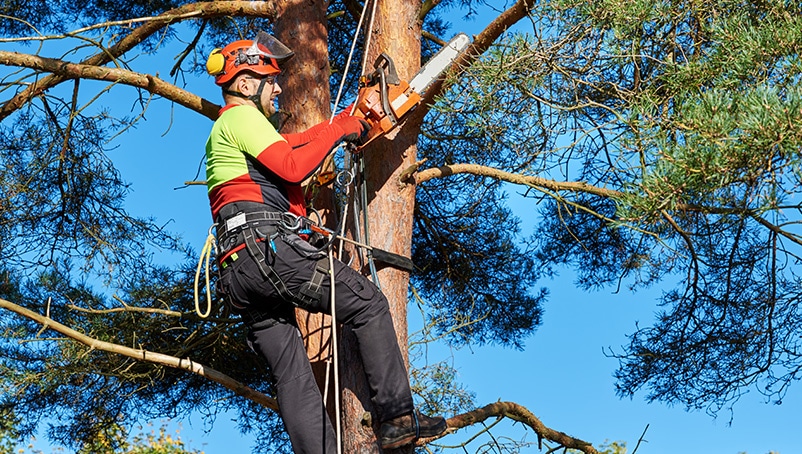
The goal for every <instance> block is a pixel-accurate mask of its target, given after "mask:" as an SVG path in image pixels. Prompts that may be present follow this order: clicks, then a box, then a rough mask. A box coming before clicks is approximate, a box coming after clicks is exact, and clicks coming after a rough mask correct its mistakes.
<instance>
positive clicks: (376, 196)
mask: <svg viewBox="0 0 802 454" xmlns="http://www.w3.org/2000/svg"><path fill="white" fill-rule="evenodd" d="M419 10H420V1H419V0H413V1H404V2H398V1H391V0H379V3H378V5H377V9H376V15H377V16H376V18H375V23H374V27H373V33H374V34H373V36H372V37H371V43H372V44H371V48H370V49H368V59H367V61H368V62H369V64H372V62H373V61H375V59H376V57H377V56H378V55H379V54H380V53H381V52H385V53H387V54H388V55H389V56H390V57H391V58H392V59H393V61H394V63H395V66H396V69H397V71H398V74H399V76H400V77H401V78H402V79H406V80H409V78H411V76H412V75H414V74H415V72H417V70H418V69H419V67H420V36H421V29H420V25H419V23H418V21H417V14H418V11H419ZM325 13H326V2H324V1H321V0H312V1H307V0H303V1H300V0H281V1H279V3H278V20H277V21H276V25H275V30H274V32H275V34H276V36H277V37H278V39H279V40H281V41H282V42H284V43H285V44H287V45H288V46H289V47H290V48H291V49H293V50H294V51H295V53H296V56H295V57H294V58H293V59H292V60H290V62H289V67H288V68H287V70H286V72H287V73H289V74H290V75H291V76H290V77H288V78H283V79H280V81H281V83H282V89H283V90H284V91H283V93H282V96H281V105H282V108H284V109H285V110H288V111H290V112H292V114H293V119H292V120H291V121H290V122H289V123H288V125H287V131H300V130H303V129H305V128H308V127H310V126H312V125H314V124H316V123H318V122H320V121H323V120H325V119H327V118H328V115H330V110H329V109H330V107H329V106H330V92H329V79H328V76H329V72H330V70H329V64H328V52H327V33H326V18H325ZM417 135H418V127H417V125H405V127H403V128H400V129H396V130H394V131H391V132H390V134H388V136H387V137H386V138H381V139H378V140H377V141H375V143H374V144H371V146H370V147H369V148H368V149H366V150H364V157H365V164H366V165H365V167H366V171H365V172H366V182H367V191H368V201H369V204H368V210H367V211H368V218H369V224H370V225H369V234H370V241H371V244H372V245H373V246H375V247H377V248H379V249H383V250H386V251H391V252H396V253H398V254H401V255H404V256H407V257H408V256H409V255H410V253H411V238H412V213H413V208H414V203H415V187H414V185H409V184H404V185H402V184H401V183H400V182H399V179H398V175H399V173H400V172H401V170H403V169H404V168H406V167H407V166H409V165H411V164H412V163H414V162H415V159H416V154H417V150H416V147H415V144H416V141H417ZM399 214H401V215H399ZM378 276H379V281H380V286H381V288H382V291H383V293H384V294H385V296H386V297H387V299H388V300H389V303H390V311H391V313H392V314H393V320H394V323H395V329H396V333H397V335H398V342H399V345H400V347H401V351H402V353H403V354H404V357H405V358H407V308H406V305H407V294H408V287H409V275H408V274H407V273H406V272H403V271H399V270H396V269H393V268H384V269H381V270H379V272H378ZM298 319H299V325H300V327H301V329H302V333H303V334H304V337H305V339H306V345H307V352H308V353H309V356H310V360H311V361H312V364H313V367H314V368H315V370H316V371H318V372H324V369H325V361H326V360H328V354H327V351H328V348H329V342H330V330H329V328H328V326H329V321H328V317H326V319H325V321H323V319H322V317H318V316H311V315H309V314H306V313H305V312H299V314H298ZM338 360H339V366H340V367H339V368H340V375H341V381H340V383H341V388H342V424H343V429H342V430H343V452H344V453H378V452H380V451H381V450H380V448H379V446H378V443H377V440H376V434H375V429H376V428H377V426H378V421H373V420H372V419H371V418H369V417H368V416H369V415H370V413H369V412H370V411H371V405H370V393H369V391H368V386H367V382H366V380H365V375H364V371H363V369H362V365H361V360H360V358H359V354H358V347H357V345H356V340H355V338H354V337H353V335H352V334H351V333H350V332H348V330H345V331H344V332H343V333H342V336H341V341H340V348H339V355H338ZM318 377H319V378H320V379H322V378H323V375H322V374H321V375H319V376H318ZM329 394H330V395H331V393H329ZM329 408H331V407H329ZM396 452H412V449H411V448H405V449H403V450H397V451H396Z"/></svg>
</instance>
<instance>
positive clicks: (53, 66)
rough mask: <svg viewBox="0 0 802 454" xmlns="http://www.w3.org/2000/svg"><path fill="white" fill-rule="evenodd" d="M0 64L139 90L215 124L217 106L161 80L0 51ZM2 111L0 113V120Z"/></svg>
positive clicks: (125, 70)
mask: <svg viewBox="0 0 802 454" xmlns="http://www.w3.org/2000/svg"><path fill="white" fill-rule="evenodd" d="M0 64H2V65H7V66H22V67H26V68H31V69H36V70H39V71H45V72H49V73H52V74H53V77H61V78H62V80H69V79H94V80H105V81H108V82H112V83H119V84H123V85H130V86H132V87H138V88H142V89H144V90H147V91H149V92H151V93H153V94H156V95H159V96H163V97H164V98H166V99H169V100H171V101H174V102H176V103H178V104H180V105H182V106H184V107H186V108H188V109H191V110H194V111H195V112H198V113H200V114H201V115H203V116H205V117H207V118H209V119H211V120H215V119H216V118H217V114H218V111H219V110H220V106H219V105H217V104H215V103H213V102H211V101H207V100H206V99H203V98H201V97H200V96H198V95H195V94H193V93H191V92H188V91H186V90H183V89H181V88H179V87H176V86H175V85H173V84H171V83H169V82H165V81H164V80H162V79H160V78H158V77H156V76H151V75H150V74H141V73H137V72H134V71H129V70H127V69H121V68H107V67H105V66H94V65H87V64H80V63H69V62H65V61H63V60H57V59H53V58H45V57H39V56H36V55H29V54H20V53H17V52H7V51H0ZM1 115H2V109H0V116H1Z"/></svg>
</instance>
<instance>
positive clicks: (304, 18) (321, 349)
mask: <svg viewBox="0 0 802 454" xmlns="http://www.w3.org/2000/svg"><path fill="white" fill-rule="evenodd" d="M275 4H276V12H277V18H278V20H277V21H276V24H275V26H274V29H273V32H274V33H275V35H276V38H278V39H279V41H281V42H282V43H284V44H285V45H287V47H289V48H290V49H292V50H293V52H295V56H294V57H293V58H292V59H290V60H289V61H288V62H287V66H286V67H285V68H284V70H283V72H282V75H281V76H279V84H280V86H281V88H282V93H281V95H280V103H279V104H280V107H281V109H282V110H284V111H286V112H288V113H290V114H291V117H290V118H289V120H288V121H287V123H286V125H285V126H284V129H282V132H298V131H304V130H306V129H308V128H310V127H312V126H314V125H316V124H318V123H320V122H323V121H326V120H328V119H329V116H330V115H331V108H330V105H331V94H330V93H331V92H330V90H329V75H330V74H331V69H330V67H329V54H328V29H327V20H326V8H327V6H328V2H327V1H325V0H279V1H277V2H276V3H275ZM330 198H331V197H326V195H325V194H324V195H322V196H321V197H320V199H321V200H329V199H330ZM318 208H321V209H322V211H323V212H328V211H329V210H330V209H331V208H332V207H331V206H326V207H318ZM296 320H297V321H298V327H299V329H300V330H301V334H302V336H303V338H304V344H305V346H306V351H307V355H308V356H309V361H310V362H311V364H312V370H313V371H314V372H315V377H316V379H317V381H318V385H319V386H320V388H321V390H324V388H325V383H326V378H327V377H326V374H327V371H329V372H330V369H331V368H330V367H327V366H329V365H330V364H331V362H330V361H331V354H330V345H331V318H330V317H329V316H327V315H323V314H310V313H308V312H306V311H304V310H300V309H299V310H297V311H296ZM328 381H329V382H333V381H332V380H328ZM332 391H333V387H332V386H330V390H329V392H328V393H324V395H327V396H329V398H328V402H327V408H328V409H329V416H330V417H332V418H334V417H335V415H334V413H333V408H334V404H333V403H334V400H333V399H334V395H333V392H332ZM332 420H333V419H332Z"/></svg>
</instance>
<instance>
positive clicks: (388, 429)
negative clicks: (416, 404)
mask: <svg viewBox="0 0 802 454" xmlns="http://www.w3.org/2000/svg"><path fill="white" fill-rule="evenodd" d="M445 430H446V420H445V418H443V417H442V416H435V417H433V418H430V417H428V416H426V415H422V414H420V412H418V411H417V410H416V411H415V412H414V413H408V414H406V415H403V416H399V417H397V418H393V419H391V420H389V421H385V422H383V423H382V425H381V429H380V431H381V445H382V449H393V448H397V447H399V446H404V445H408V444H410V443H412V442H414V441H415V440H417V439H418V438H426V437H435V436H437V435H440V434H441V433H443V432H445Z"/></svg>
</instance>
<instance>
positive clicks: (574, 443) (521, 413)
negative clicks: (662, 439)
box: [418, 402, 598, 454]
mask: <svg viewBox="0 0 802 454" xmlns="http://www.w3.org/2000/svg"><path fill="white" fill-rule="evenodd" d="M491 417H497V418H501V417H504V418H510V419H512V420H515V421H518V422H520V423H523V424H526V425H527V426H529V427H530V428H532V430H534V431H535V433H536V434H537V436H538V440H543V439H546V440H549V441H552V442H554V443H558V444H560V446H562V447H564V448H570V449H578V450H580V451H582V452H584V453H586V454H596V453H597V452H598V451H596V449H595V448H594V447H593V446H592V445H591V444H590V443H588V442H586V441H583V440H580V439H578V438H574V437H571V436H569V435H566V434H565V433H563V432H559V431H556V430H553V429H550V428H548V427H546V426H545V425H544V424H543V422H541V421H540V419H538V418H537V416H535V415H534V414H532V412H530V411H529V410H527V409H526V408H525V407H523V406H522V405H519V404H516V403H514V402H495V403H492V404H489V405H485V406H484V407H482V408H478V409H476V410H473V411H469V412H467V413H463V414H461V415H457V416H454V417H453V418H449V419H448V421H447V424H448V428H449V429H455V430H456V429H461V428H463V427H468V426H471V425H474V424H476V423H480V422H482V421H484V420H486V419H488V418H491ZM433 440H435V438H428V439H421V440H419V441H418V445H419V446H422V445H424V444H426V443H429V442H431V441H433Z"/></svg>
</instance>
